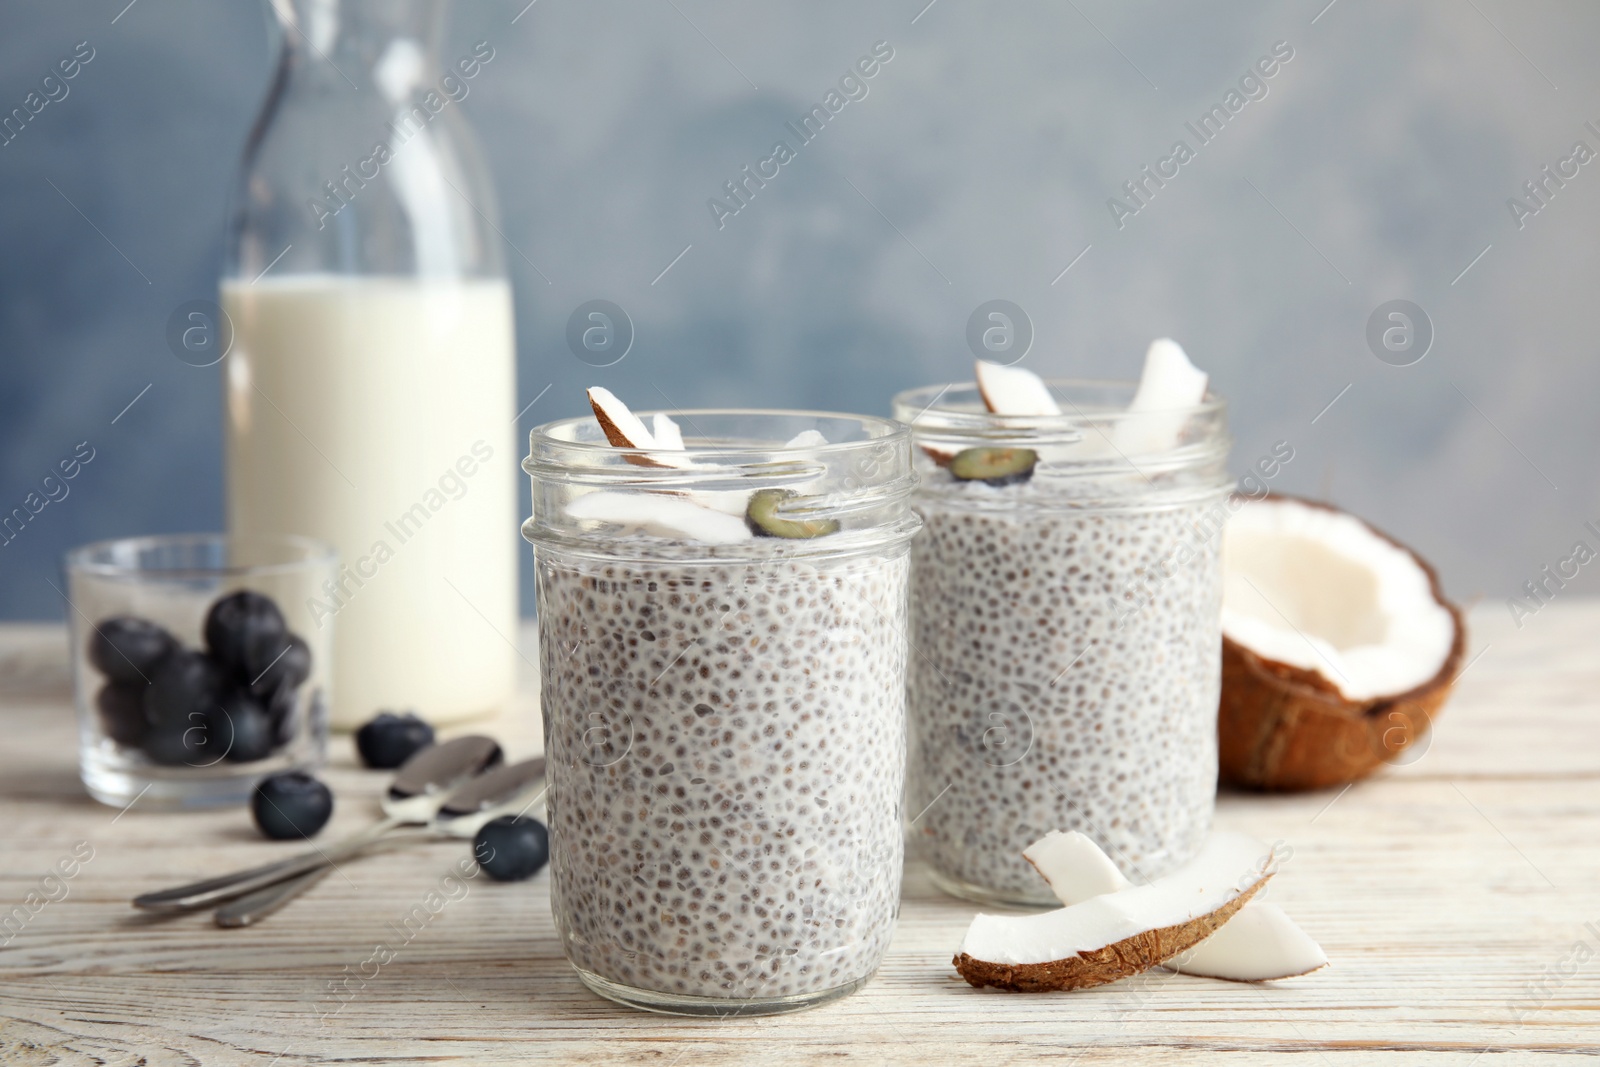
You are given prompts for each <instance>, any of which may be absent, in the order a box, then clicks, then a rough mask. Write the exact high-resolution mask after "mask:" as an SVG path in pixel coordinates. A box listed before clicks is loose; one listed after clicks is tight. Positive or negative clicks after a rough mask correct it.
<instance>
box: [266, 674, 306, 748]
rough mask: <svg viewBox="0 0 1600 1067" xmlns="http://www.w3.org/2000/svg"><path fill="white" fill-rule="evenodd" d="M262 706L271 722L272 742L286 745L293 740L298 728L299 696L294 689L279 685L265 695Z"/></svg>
mask: <svg viewBox="0 0 1600 1067" xmlns="http://www.w3.org/2000/svg"><path fill="white" fill-rule="evenodd" d="M264 706H265V707H266V709H267V718H268V720H269V721H270V722H271V723H272V740H273V744H275V745H287V744H288V743H289V742H290V741H293V740H294V735H295V734H296V733H297V732H298V730H299V728H300V716H299V706H300V698H299V695H298V693H297V692H296V690H295V689H294V688H293V687H291V686H286V685H284V686H279V687H278V688H277V689H275V690H274V691H273V692H272V694H271V695H270V696H268V697H267V699H266V701H265V705H264Z"/></svg>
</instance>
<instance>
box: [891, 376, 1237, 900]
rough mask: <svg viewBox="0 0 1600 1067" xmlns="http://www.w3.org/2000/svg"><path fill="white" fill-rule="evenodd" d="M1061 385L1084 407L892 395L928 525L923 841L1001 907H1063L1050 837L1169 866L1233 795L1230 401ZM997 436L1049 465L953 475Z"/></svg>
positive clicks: (922, 615)
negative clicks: (1043, 844) (1020, 407)
mask: <svg viewBox="0 0 1600 1067" xmlns="http://www.w3.org/2000/svg"><path fill="white" fill-rule="evenodd" d="M1050 385H1051V389H1052V391H1053V392H1054V393H1055V395H1056V397H1057V398H1058V399H1059V400H1061V401H1062V403H1061V407H1062V409H1063V410H1064V411H1065V412H1068V413H1067V414H1062V415H1059V416H1053V417H1031V416H1030V417H1008V416H1001V415H995V414H991V413H989V412H988V411H987V409H986V408H985V405H984V403H983V400H982V398H981V396H980V395H979V394H978V391H977V389H976V387H975V386H973V385H971V384H968V385H956V386H948V387H940V386H931V387H928V388H924V389H915V390H912V391H910V392H906V393H902V394H900V395H899V396H898V397H896V398H895V402H894V408H895V415H896V417H897V418H899V419H901V420H902V421H905V422H907V423H911V424H913V425H912V429H913V434H914V441H915V443H916V445H917V446H918V447H917V449H916V452H915V455H916V459H917V465H918V474H919V478H920V484H919V488H918V490H917V493H916V496H915V498H914V500H913V507H914V508H915V509H916V510H917V512H918V513H919V514H920V515H921V516H922V518H923V522H924V527H923V532H922V534H921V535H920V536H919V537H918V538H917V539H916V541H915V543H914V544H913V546H912V553H911V555H912V594H911V634H910V637H911V645H912V648H913V649H914V650H915V652H916V654H915V655H914V657H913V658H912V660H911V664H910V668H909V673H910V680H909V690H910V701H909V707H908V714H909V717H910V724H911V769H910V775H909V778H910V784H909V787H908V792H909V797H908V800H907V807H908V808H909V810H910V811H912V812H914V813H920V814H917V815H916V816H915V818H914V819H913V822H912V823H911V825H910V839H911V842H912V847H913V850H914V853H915V854H918V855H920V856H921V857H922V858H924V859H926V860H927V862H928V863H929V866H930V868H931V872H932V875H933V877H934V879H935V881H936V882H937V883H938V884H939V886H940V887H941V888H943V889H944V890H946V891H947V892H949V893H952V894H954V895H956V896H960V897H965V898H968V899H971V900H977V901H980V902H984V903H991V904H1011V905H1054V904H1055V898H1054V897H1053V896H1052V894H1051V893H1050V889H1049V886H1048V885H1047V884H1046V882H1045V881H1044V879H1043V878H1041V877H1040V876H1039V873H1038V872H1037V871H1036V870H1034V869H1033V866H1032V865H1031V864H1029V863H1028V862H1027V861H1026V860H1025V859H1024V858H1023V856H1022V852H1023V850H1024V849H1025V848H1027V847H1028V846H1029V845H1030V844H1032V843H1033V842H1034V841H1036V840H1038V839H1039V838H1040V837H1042V836H1044V835H1045V834H1046V833H1048V832H1049V831H1051V830H1080V831H1082V832H1083V833H1085V834H1087V835H1088V836H1089V837H1091V838H1093V839H1094V840H1095V842H1096V843H1097V844H1099V845H1100V847H1101V848H1103V849H1104V850H1105V851H1106V852H1107V853H1108V854H1109V855H1110V856H1111V857H1112V859H1113V860H1115V861H1116V862H1117V863H1118V864H1119V865H1121V866H1122V868H1123V870H1124V871H1126V872H1127V874H1128V875H1129V877H1131V878H1133V879H1134V880H1135V881H1136V882H1144V881H1147V880H1149V879H1151V878H1155V877H1158V876H1160V875H1162V874H1164V873H1167V872H1168V871H1170V870H1172V869H1174V868H1175V867H1177V866H1179V865H1181V864H1182V863H1183V862H1184V861H1186V860H1187V859H1189V858H1190V857H1191V856H1192V855H1193V854H1194V853H1195V852H1196V851H1197V850H1198V849H1199V847H1200V845H1201V843H1202V842H1203V840H1204V839H1205V836H1206V834H1207V833H1208V832H1209V830H1210V826H1211V817H1212V812H1213V809H1214V807H1215V802H1216V780H1217V700H1218V694H1219V691H1220V685H1221V652H1222V636H1221V597H1222V569H1221V559H1220V542H1221V536H1220V535H1221V530H1222V525H1223V522H1224V520H1225V519H1226V518H1227V516H1228V514H1229V511H1228V507H1227V503H1226V501H1227V493H1228V489H1229V484H1230V483H1229V480H1228V478H1227V475H1226V470H1225V464H1226V460H1227V454H1228V444H1229V439H1228V433H1227V425H1226V418H1225V413H1224V405H1223V402H1222V401H1221V400H1219V399H1217V398H1215V397H1212V396H1208V397H1206V399H1205V400H1204V401H1203V402H1202V403H1201V404H1199V405H1198V406H1196V407H1194V408H1192V409H1186V410H1183V411H1172V412H1157V413H1153V414H1152V413H1144V414H1130V413H1128V412H1127V407H1128V405H1129V402H1130V401H1131V400H1132V397H1133V393H1134V390H1135V383H1133V382H1085V381H1056V382H1052V383H1050ZM981 448H990V449H1007V448H1012V449H1026V450H1031V451H1032V452H1033V453H1034V454H1035V456H1036V461H1035V462H1034V464H1033V466H1032V467H1031V475H1028V474H1023V473H1020V468H1017V469H1012V468H1004V467H1003V465H1002V467H996V468H990V467H979V468H978V470H980V471H982V470H989V469H993V470H995V472H996V473H997V474H1002V475H1003V473H1004V472H1005V470H1011V473H1012V474H1013V477H1014V479H1020V480H1013V481H1011V482H1010V483H1009V484H991V483H989V482H985V481H981V480H968V481H963V480H961V479H959V478H957V477H955V475H954V473H953V471H954V470H963V471H964V472H965V473H969V474H970V473H972V472H973V468H972V467H971V466H967V465H964V464H960V463H956V464H953V465H952V460H953V457H955V456H957V455H958V454H960V453H962V452H963V451H965V450H967V449H981ZM982 455H984V454H982V453H973V454H972V456H971V457H969V459H970V458H975V457H979V456H982ZM988 455H990V456H996V455H997V453H989V454H988ZM1012 458H1015V457H1012ZM1013 467H1016V465H1015V464H1013ZM996 482H997V483H1000V482H1004V478H1003V477H998V478H996Z"/></svg>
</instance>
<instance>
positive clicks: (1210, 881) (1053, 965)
mask: <svg viewBox="0 0 1600 1067" xmlns="http://www.w3.org/2000/svg"><path fill="white" fill-rule="evenodd" d="M1270 857H1271V850H1270V849H1269V848H1268V847H1267V846H1266V845H1264V844H1262V843H1261V842H1260V841H1257V840H1255V839H1254V838H1252V837H1249V836H1248V835H1245V834H1237V833H1228V832H1217V833H1213V834H1212V835H1211V837H1210V838H1209V839H1208V840H1207V841H1206V844H1205V847H1204V848H1202V849H1201V850H1200V854H1199V855H1198V856H1196V857H1195V858H1194V859H1192V860H1190V861H1189V862H1188V863H1187V864H1185V865H1184V866H1183V867H1181V868H1179V869H1178V870H1176V871H1174V872H1173V873H1171V874H1169V875H1166V876H1164V877H1162V878H1157V879H1156V880H1154V881H1153V882H1150V883H1149V884H1147V885H1139V886H1132V887H1129V888H1127V889H1120V890H1117V891H1115V892H1111V893H1106V894H1103V895H1101V896H1097V897H1093V898H1091V899H1089V900H1085V901H1083V902H1082V903H1080V904H1074V905H1072V906H1071V907H1066V908H1061V909H1059V910H1057V911H1047V912H1043V913H1041V914H1037V915H983V914H979V915H978V916H977V917H975V918H974V919H973V920H972V925H971V926H969V927H967V935H966V937H965V938H964V939H963V940H962V942H961V948H960V950H959V951H958V952H957V953H956V957H955V961H954V962H955V967H956V970H957V971H959V972H961V977H963V978H965V979H966V980H967V982H968V983H969V984H971V985H974V986H979V987H981V986H995V987H996V988H999V989H1009V990H1013V991H1016V992H1024V993H1035V992H1045V991H1048V990H1055V989H1087V988H1089V987H1091V986H1097V985H1104V984H1106V983H1107V982H1115V981H1117V980H1119V979H1122V978H1127V977H1129V976H1130V975H1134V974H1138V973H1140V972H1141V971H1146V970H1149V969H1150V968H1151V967H1154V966H1156V965H1157V964H1160V963H1165V962H1166V961H1167V960H1169V959H1172V958H1173V957H1174V956H1176V955H1178V954H1179V953H1181V952H1184V951H1186V950H1188V949H1190V948H1193V947H1194V946H1195V945H1197V944H1199V943H1200V942H1201V941H1203V940H1205V939H1206V938H1207V937H1209V936H1210V935H1211V934H1213V933H1215V932H1216V931H1217V930H1218V929H1219V928H1221V926H1222V925H1223V924H1224V923H1226V922H1227V921H1228V920H1229V919H1230V918H1232V917H1233V915H1234V913H1235V912H1237V911H1238V910H1239V909H1240V908H1241V907H1243V906H1244V905H1245V903H1246V902H1248V901H1249V900H1250V898H1251V897H1252V896H1254V895H1255V893H1256V891H1257V890H1259V889H1260V888H1261V886H1262V885H1264V884H1265V883H1266V881H1267V879H1269V878H1271V877H1272V871H1271V868H1270V863H1269V860H1270Z"/></svg>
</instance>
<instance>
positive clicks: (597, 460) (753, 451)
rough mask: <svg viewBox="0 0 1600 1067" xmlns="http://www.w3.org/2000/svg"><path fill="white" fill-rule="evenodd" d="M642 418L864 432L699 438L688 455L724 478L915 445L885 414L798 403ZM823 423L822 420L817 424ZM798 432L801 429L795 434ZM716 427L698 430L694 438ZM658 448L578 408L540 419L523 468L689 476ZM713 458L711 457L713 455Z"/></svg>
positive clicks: (668, 478) (643, 478) (669, 478)
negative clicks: (822, 437)
mask: <svg viewBox="0 0 1600 1067" xmlns="http://www.w3.org/2000/svg"><path fill="white" fill-rule="evenodd" d="M634 414H635V415H636V416H638V417H639V418H640V419H641V420H644V421H646V422H647V423H648V421H649V420H650V419H652V418H653V417H654V416H656V415H658V414H660V415H667V416H669V417H671V418H672V419H674V421H678V422H681V423H682V424H683V425H684V427H685V428H686V429H689V430H697V429H698V428H697V427H696V425H695V423H696V422H697V421H698V422H701V423H705V424H711V423H714V422H718V421H731V420H740V419H742V420H753V421H762V420H764V421H767V422H771V423H775V424H776V423H778V422H779V421H780V420H789V422H790V424H791V427H793V426H796V425H798V424H800V423H802V422H810V423H819V422H821V423H829V422H831V423H841V424H853V425H854V427H856V428H857V429H858V430H859V431H863V432H864V436H859V437H854V438H852V439H850V440H844V441H828V442H826V443H824V444H818V445H790V444H787V443H786V442H785V441H784V440H782V439H780V438H778V437H776V436H775V437H774V438H773V439H771V440H755V439H741V440H739V441H737V442H731V441H730V442H728V443H724V444H720V445H718V446H716V447H703V446H700V447H697V446H694V445H692V444H690V445H689V447H687V448H685V449H684V450H683V451H682V453H681V454H682V455H684V456H686V457H688V458H690V459H692V460H694V461H696V463H697V464H698V466H699V468H700V469H701V473H702V474H703V473H705V472H706V470H707V469H715V470H717V472H718V474H719V475H720V477H722V478H726V477H727V476H729V475H730V474H734V473H736V472H738V471H740V470H742V469H745V468H750V467H761V466H766V467H770V465H771V464H772V463H773V462H779V463H781V462H784V461H790V460H795V459H799V458H802V457H805V456H818V457H830V456H831V457H838V456H844V455H848V454H849V453H850V452H851V451H862V450H867V449H880V448H882V447H883V446H884V445H885V443H888V444H889V445H891V446H893V445H895V444H898V443H902V442H903V443H904V445H905V447H908V448H909V446H910V440H911V430H910V428H909V427H907V426H906V425H904V424H903V423H900V422H897V421H895V420H894V419H891V418H885V417H883V416H879V415H859V414H855V413H851V412H838V411H812V410H805V409H790V408H677V409H673V410H671V411H667V410H660V411H637V412H634ZM810 428H815V427H810ZM790 436H791V437H792V436H793V435H790ZM707 437H709V438H710V439H712V440H717V439H718V435H716V434H710V435H707V434H701V435H700V436H698V437H690V438H688V439H687V440H688V441H689V442H692V441H695V440H704V439H706V438H707ZM656 451H657V450H654V449H648V448H642V449H634V448H619V447H617V446H615V445H613V444H611V443H610V442H609V441H608V440H607V439H606V437H605V434H604V432H603V431H601V429H600V425H599V422H598V420H596V418H595V416H594V415H593V414H588V415H577V416H573V417H571V418H566V419H557V420H555V421H552V422H547V423H543V424H541V425H539V426H535V427H534V428H533V429H532V430H530V431H529V432H528V456H527V458H525V459H524V460H523V461H522V469H523V470H524V471H526V472H527V473H528V474H530V475H533V476H534V477H539V476H541V475H560V474H566V475H572V474H575V473H580V472H588V473H600V472H603V471H608V470H609V471H622V472H625V473H626V475H627V480H628V481H629V482H632V483H635V484H646V483H651V482H661V483H672V482H675V481H679V480H682V479H683V478H684V476H685V474H686V471H685V469H684V468H681V467H673V466H666V465H663V466H654V465H650V464H649V463H648V462H641V460H646V461H647V460H648V457H650V456H651V455H652V454H654V453H655V452H656ZM708 461H709V462H708Z"/></svg>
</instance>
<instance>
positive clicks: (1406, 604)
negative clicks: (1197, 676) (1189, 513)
mask: <svg viewBox="0 0 1600 1067" xmlns="http://www.w3.org/2000/svg"><path fill="white" fill-rule="evenodd" d="M1222 567H1223V595H1222V632H1223V633H1224V634H1225V635H1226V636H1227V637H1228V638H1229V639H1230V640H1232V641H1234V642H1236V643H1237V644H1240V645H1243V646H1244V647H1245V648H1247V649H1249V650H1250V651H1251V652H1254V653H1255V654H1257V655H1258V656H1261V657H1263V658H1265V659H1268V660H1273V661H1276V662H1278V663H1283V664H1287V665H1289V666H1291V667H1298V668H1300V669H1302V670H1306V671H1311V672H1314V673H1316V674H1317V675H1318V676H1319V677H1321V678H1322V679H1323V680H1325V681H1327V682H1328V683H1329V684H1330V685H1332V686H1333V687H1334V688H1335V689H1336V690H1337V691H1338V693H1339V694H1340V695H1341V696H1343V697H1344V698H1345V699H1346V700H1349V701H1353V702H1361V701H1368V700H1372V699H1375V698H1378V697H1386V696H1397V695H1399V694H1402V693H1406V692H1409V691H1410V690H1412V689H1415V688H1416V687H1417V686H1420V685H1422V684H1424V683H1426V682H1428V681H1430V680H1432V679H1433V678H1435V677H1437V676H1438V674H1439V672H1440V670H1441V669H1442V668H1443V667H1444V664H1445V661H1446V659H1448V658H1449V655H1450V650H1451V647H1452V646H1453V644H1454V642H1455V636H1456V634H1455V625H1456V624H1455V619H1454V617H1453V616H1452V615H1451V614H1450V611H1449V609H1447V608H1446V607H1445V606H1444V605H1443V604H1441V603H1440V602H1439V600H1438V598H1437V597H1436V596H1435V595H1434V590H1433V584H1432V582H1431V581H1430V579H1429V576H1428V573H1427V571H1426V570H1425V569H1424V568H1423V567H1422V566H1421V565H1420V564H1419V563H1418V562H1417V560H1416V558H1415V557H1414V556H1412V555H1411V553H1410V552H1408V551H1406V550H1405V549H1403V548H1401V547H1400V546H1398V545H1396V544H1394V543H1393V542H1391V541H1389V540H1388V539H1386V538H1384V537H1382V536H1380V535H1379V534H1378V533H1376V532H1375V531H1374V530H1373V529H1372V528H1371V527H1369V526H1368V525H1367V524H1366V523H1364V522H1362V521H1361V520H1360V519H1357V518H1355V517H1354V516H1352V515H1347V514H1345V513H1343V512H1340V511H1334V510H1332V509H1329V508H1323V507H1313V506H1311V505H1308V504H1305V503H1303V502H1301V501H1296V500H1287V499H1283V498H1268V499H1266V500H1259V501H1252V502H1250V503H1248V504H1246V505H1245V506H1244V507H1242V508H1240V509H1239V511H1238V512H1237V513H1236V514H1235V515H1234V516H1233V517H1232V518H1231V519H1230V520H1229V521H1228V525H1227V527H1226V532H1225V533H1224V535H1223V549H1222Z"/></svg>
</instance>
